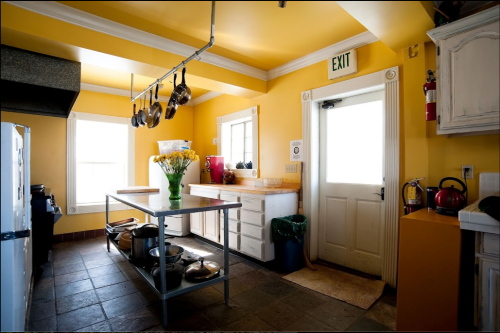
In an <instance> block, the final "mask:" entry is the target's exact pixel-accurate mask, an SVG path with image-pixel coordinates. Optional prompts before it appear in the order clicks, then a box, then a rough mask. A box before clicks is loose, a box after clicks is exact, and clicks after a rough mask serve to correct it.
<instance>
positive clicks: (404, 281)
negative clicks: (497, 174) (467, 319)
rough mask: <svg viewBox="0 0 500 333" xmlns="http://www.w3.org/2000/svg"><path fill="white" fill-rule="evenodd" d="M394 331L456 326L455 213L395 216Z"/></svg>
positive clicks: (457, 250)
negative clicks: (397, 236)
mask: <svg viewBox="0 0 500 333" xmlns="http://www.w3.org/2000/svg"><path fill="white" fill-rule="evenodd" d="M399 231H400V234H399V235H400V236H399V260H398V293H397V313H396V330H398V331H457V330H458V320H459V318H458V311H459V288H460V284H459V282H460V281H459V280H460V257H461V230H460V222H459V221H458V218H457V217H452V216H444V215H439V214H437V213H436V211H434V210H431V211H428V210H427V209H421V210H418V211H416V212H414V213H412V214H409V215H406V216H403V217H401V218H400V228H399Z"/></svg>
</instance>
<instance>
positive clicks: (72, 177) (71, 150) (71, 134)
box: [66, 112, 135, 215]
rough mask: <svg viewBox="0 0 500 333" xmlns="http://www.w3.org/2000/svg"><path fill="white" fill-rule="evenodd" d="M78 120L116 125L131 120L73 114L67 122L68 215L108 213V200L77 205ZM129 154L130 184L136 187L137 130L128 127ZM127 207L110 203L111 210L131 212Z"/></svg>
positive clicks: (89, 114)
mask: <svg viewBox="0 0 500 333" xmlns="http://www.w3.org/2000/svg"><path fill="white" fill-rule="evenodd" d="M76 120H91V121H100V122H109V123H115V124H127V125H129V124H130V118H124V117H114V116H104V115H100V114H92V113H84V112H71V113H70V114H69V117H68V121H67V144H66V149H67V168H68V171H67V175H68V178H67V214H68V215H75V214H86V213H98V212H105V211H106V198H105V197H104V198H103V203H102V204H96V205H77V204H76V154H75V153H76V140H75V138H76ZM128 154H129V160H130V161H131V163H130V164H129V166H128V184H127V185H126V186H134V185H135V130H134V128H132V126H128ZM129 209H132V208H130V207H129V206H127V205H124V204H122V203H119V202H110V203H109V210H110V211H116V210H129Z"/></svg>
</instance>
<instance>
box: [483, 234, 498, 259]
mask: <svg viewBox="0 0 500 333" xmlns="http://www.w3.org/2000/svg"><path fill="white" fill-rule="evenodd" d="M481 237H482V240H481V253H483V254H487V255H490V256H497V257H498V256H500V249H499V247H500V235H498V234H490V233H487V232H483V233H481Z"/></svg>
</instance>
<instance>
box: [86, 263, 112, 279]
mask: <svg viewBox="0 0 500 333" xmlns="http://www.w3.org/2000/svg"><path fill="white" fill-rule="evenodd" d="M88 272H89V275H90V277H91V278H95V277H98V276H102V275H107V274H112V273H117V272H120V269H119V268H118V266H116V265H115V264H111V265H106V266H99V267H96V268H90V269H89V270H88Z"/></svg>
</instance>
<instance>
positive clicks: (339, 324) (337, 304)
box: [306, 299, 366, 331]
mask: <svg viewBox="0 0 500 333" xmlns="http://www.w3.org/2000/svg"><path fill="white" fill-rule="evenodd" d="M306 311H307V313H308V314H309V315H310V316H311V317H313V318H316V319H318V320H319V321H321V322H323V323H325V324H327V325H328V326H330V327H331V328H332V329H333V330H335V331H345V330H346V329H347V328H348V327H349V326H351V325H352V324H353V323H354V322H355V321H356V320H358V319H359V318H361V316H363V314H364V313H365V312H366V310H364V309H361V308H358V307H356V306H354V305H350V304H347V303H345V302H342V301H340V300H337V299H331V300H329V301H327V302H325V303H323V304H321V305H319V306H315V307H313V308H311V309H307V310H306Z"/></svg>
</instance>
